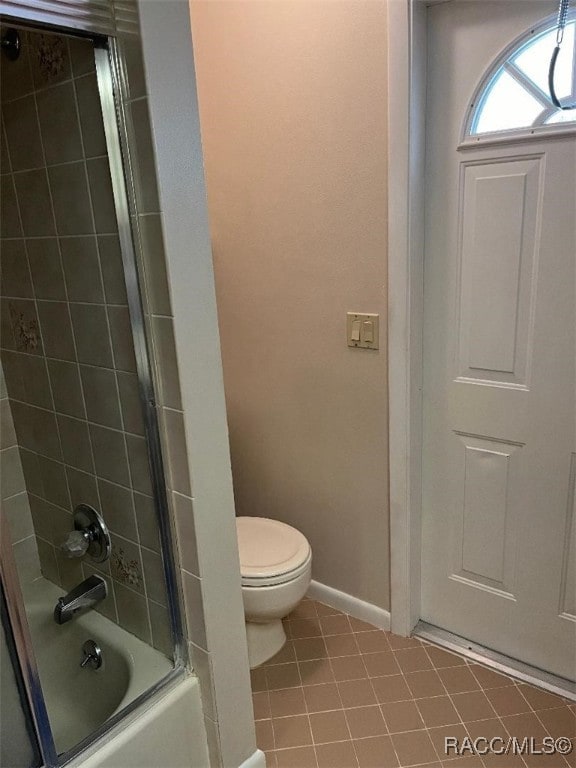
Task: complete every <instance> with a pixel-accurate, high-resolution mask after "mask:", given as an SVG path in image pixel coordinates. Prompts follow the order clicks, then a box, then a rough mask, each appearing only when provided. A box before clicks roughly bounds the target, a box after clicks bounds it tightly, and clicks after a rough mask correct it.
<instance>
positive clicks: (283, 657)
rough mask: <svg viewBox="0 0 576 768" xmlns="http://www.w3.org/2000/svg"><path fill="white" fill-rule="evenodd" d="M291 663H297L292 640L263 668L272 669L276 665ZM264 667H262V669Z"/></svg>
mask: <svg viewBox="0 0 576 768" xmlns="http://www.w3.org/2000/svg"><path fill="white" fill-rule="evenodd" d="M290 661H296V654H295V653H294V643H293V642H292V640H287V641H286V643H285V645H284V647H283V648H282V649H281V650H279V651H278V653H277V654H276V655H275V656H272V658H271V659H268V661H267V662H266V663H265V664H263V665H262V667H270V666H273V665H275V664H287V663H288V662H290ZM262 667H260V669H261V668H262Z"/></svg>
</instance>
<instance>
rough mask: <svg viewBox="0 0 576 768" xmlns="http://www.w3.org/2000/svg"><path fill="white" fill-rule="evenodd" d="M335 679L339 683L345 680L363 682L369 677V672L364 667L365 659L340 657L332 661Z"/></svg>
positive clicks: (358, 656) (360, 657)
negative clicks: (362, 680)
mask: <svg viewBox="0 0 576 768" xmlns="http://www.w3.org/2000/svg"><path fill="white" fill-rule="evenodd" d="M330 663H331V666H332V671H333V672H334V679H335V680H336V681H337V682H342V681H343V680H361V679H363V678H366V677H368V672H367V671H366V667H365V665H364V661H363V657H362V656H360V655H357V656H339V657H337V658H334V659H331V661H330Z"/></svg>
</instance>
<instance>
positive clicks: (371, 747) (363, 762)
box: [354, 736, 398, 768]
mask: <svg viewBox="0 0 576 768" xmlns="http://www.w3.org/2000/svg"><path fill="white" fill-rule="evenodd" d="M354 749H355V751H356V756H357V757H358V764H359V766H360V768H396V767H397V766H398V758H397V757H396V752H395V751H394V746H393V745H392V740H391V738H390V736H375V737H372V738H367V739H354Z"/></svg>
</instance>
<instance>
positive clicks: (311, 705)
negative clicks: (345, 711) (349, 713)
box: [303, 683, 342, 712]
mask: <svg viewBox="0 0 576 768" xmlns="http://www.w3.org/2000/svg"><path fill="white" fill-rule="evenodd" d="M303 691H304V699H305V700H306V706H307V709H308V712H326V711H328V710H330V709H342V700H341V699H340V693H339V692H338V687H337V686H336V684H335V683H324V684H322V685H307V686H305V687H304V688H303Z"/></svg>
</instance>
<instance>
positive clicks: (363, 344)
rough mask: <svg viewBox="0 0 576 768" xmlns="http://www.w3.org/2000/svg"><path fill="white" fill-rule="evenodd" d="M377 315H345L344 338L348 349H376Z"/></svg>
mask: <svg viewBox="0 0 576 768" xmlns="http://www.w3.org/2000/svg"><path fill="white" fill-rule="evenodd" d="M379 319H380V316H379V315H370V314H365V313H360V312H348V313H347V315H346V331H347V334H346V338H347V341H348V346H349V347H360V348H362V349H378V324H379Z"/></svg>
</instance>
